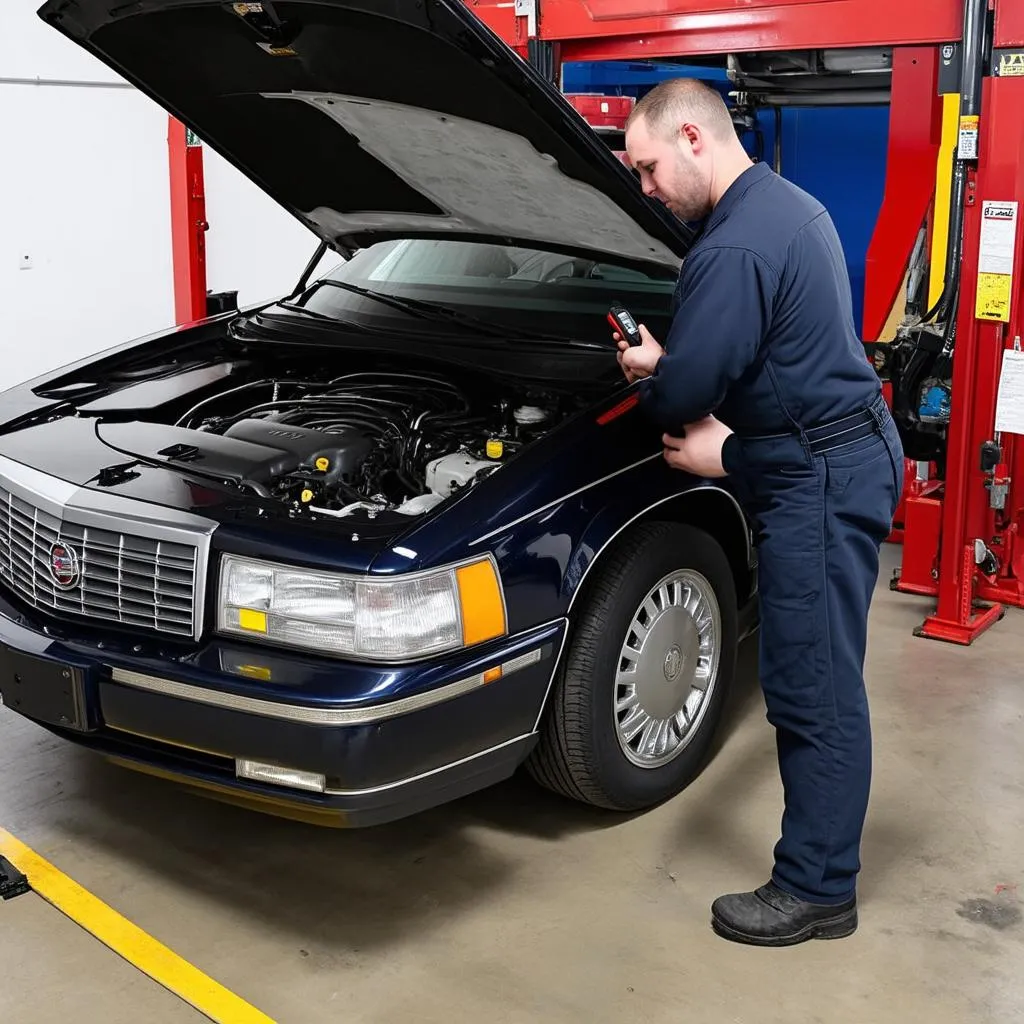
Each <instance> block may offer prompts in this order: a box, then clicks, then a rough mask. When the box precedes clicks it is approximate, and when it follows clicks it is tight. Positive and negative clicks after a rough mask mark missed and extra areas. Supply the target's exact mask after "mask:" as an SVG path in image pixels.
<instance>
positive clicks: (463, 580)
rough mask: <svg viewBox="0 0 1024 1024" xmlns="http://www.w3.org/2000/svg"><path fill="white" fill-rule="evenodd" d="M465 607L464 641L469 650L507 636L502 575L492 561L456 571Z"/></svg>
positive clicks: (460, 594) (462, 605)
mask: <svg viewBox="0 0 1024 1024" xmlns="http://www.w3.org/2000/svg"><path fill="white" fill-rule="evenodd" d="M455 575H456V578H457V579H458V582H459V604H460V606H461V608H462V642H463V644H465V645H466V646H467V647H468V646H469V645H470V644H478V643H481V642H482V641H484V640H493V639H494V638H495V637H499V636H504V635H505V631H506V629H507V624H506V622H505V603H504V601H503V600H502V596H501V584H500V583H499V582H498V574H497V572H496V571H495V568H494V566H493V564H492V563H491V562H490V561H483V562H474V563H473V564H472V565H464V566H462V568H460V569H456V570H455Z"/></svg>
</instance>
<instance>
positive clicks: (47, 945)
mask: <svg viewBox="0 0 1024 1024" xmlns="http://www.w3.org/2000/svg"><path fill="white" fill-rule="evenodd" d="M884 555H885V560H884V563H883V566H884V567H883V578H882V581H881V583H880V586H879V591H878V598H877V601H876V604H875V607H874V613H873V623H872V630H871V649H870V654H869V681H870V689H871V694H872V701H873V713H874V722H875V750H876V762H875V763H876V774H875V784H874V789H873V797H872V805H871V812H870V819H869V823H868V828H867V834H866V838H865V844H864V864H865V870H864V874H863V876H862V881H861V888H860V897H861V927H860V930H859V931H858V932H857V933H856V935H855V936H853V937H852V938H850V939H846V940H843V941H840V942H832V943H826V942H815V943H808V944H805V945H803V946H799V947H794V948H791V949H786V950H759V949H750V948H746V947H740V946H735V945H732V944H730V943H726V942H723V941H722V940H720V939H718V938H716V937H715V936H714V935H713V933H712V932H711V930H710V928H709V927H708V923H707V921H708V906H709V904H710V902H711V900H712V899H713V898H714V897H715V896H717V895H718V894H719V893H721V892H724V891H730V890H733V889H736V888H745V887H748V886H754V885H757V884H759V883H760V882H761V881H763V880H764V878H765V876H766V873H767V871H768V867H769V855H770V851H771V846H772V843H773V842H774V840H775V838H776V830H777V827H778V821H779V814H780V808H781V801H780V793H779V784H778V780H777V774H776V767H775V763H774V753H773V741H772V735H771V732H770V731H769V729H768V727H767V724H766V723H765V721H764V714H763V705H762V703H761V698H760V694H759V691H758V690H757V689H756V683H755V679H754V665H755V660H754V657H753V654H754V651H753V648H752V647H751V649H749V650H748V651H747V652H746V655H745V662H744V664H745V670H744V685H742V686H741V688H740V692H739V693H738V694H737V699H736V702H735V707H734V710H733V712H732V715H731V717H730V724H729V728H728V731H727V734H726V735H725V737H724V747H723V750H722V751H721V752H720V754H719V755H718V757H717V758H716V759H715V760H714V762H713V763H712V764H711V766H710V767H709V768H708V770H707V771H706V772H705V773H704V774H703V776H702V777H701V778H700V779H699V780H698V781H697V783H696V784H695V785H694V786H693V787H692V788H691V789H690V790H688V791H687V792H686V793H685V794H684V795H683V796H681V797H680V798H678V799H677V800H675V801H674V802H672V803H670V804H668V805H666V806H663V807H661V808H659V809H657V810H656V811H654V812H652V813H648V814H646V815H643V816H640V817H636V818H633V819H631V820H628V819H616V818H609V817H606V816H603V815H601V814H597V813H591V812H589V811H587V810H586V809H583V808H578V807H576V806H574V805H572V804H567V803H564V802H562V801H560V800H557V799H555V798H553V797H550V796H548V795H546V794H545V793H543V792H541V791H538V790H537V789H535V788H534V787H533V786H532V785H531V784H530V783H529V782H527V781H524V780H516V781H513V782H511V783H508V784H505V785H503V786H500V787H497V788H495V789H493V790H491V791H489V792H487V793H483V794H479V795H476V796H473V797H470V798H468V799H466V800H463V801H461V802H460V803H458V804H456V805H452V806H449V807H446V808H441V809H438V810H436V811H433V812H430V813H428V814H425V815H423V816H420V817H419V818H416V819H413V820H409V821H405V822H401V823H398V824H396V825H393V826H387V827H385V828H381V829H378V830H376V831H367V832H336V831H324V830H319V829H316V828H314V827H311V826H307V825H301V824H296V823H291V822H287V821H280V820H276V819H273V818H267V817H263V816H260V815H257V814H254V813H252V812H247V811H243V810H240V809H235V808H232V807H226V806H222V805H220V804H215V803H211V802H208V801H206V800H203V799H200V798H197V797H194V796H191V795H188V794H185V793H182V792H181V791H179V790H178V789H176V788H175V787H174V786H173V785H170V784H168V783H164V782H161V781H159V780H155V779H149V778H146V777H141V776H137V775H135V774H134V773H129V772H127V771H124V770H122V769H118V768H115V767H112V766H109V765H107V764H106V763H105V762H102V761H100V760H99V759H96V758H94V757H92V756H88V755H86V754H85V753H82V752H78V751H76V750H74V749H72V748H70V747H68V746H65V745H63V744H61V743H58V742H56V741H55V740H53V739H51V738H49V737H48V736H47V734H45V733H43V732H41V731H39V730H38V729H35V728H33V727H31V726H30V725H28V724H26V723H24V722H22V721H21V720H19V719H16V718H15V717H14V716H13V715H12V714H10V713H8V712H6V711H3V710H2V709H0V779H2V781H3V785H2V788H0V826H2V827H4V828H6V829H7V830H9V831H10V832H12V833H14V834H15V835H16V836H18V838H20V839H21V840H22V841H23V842H25V843H27V844H29V845H30V846H32V847H33V848H34V849H35V850H36V851H37V852H38V853H40V854H41V855H42V856H44V857H47V858H48V859H50V860H51V861H52V862H53V863H55V864H56V865H57V866H58V867H59V868H61V870H63V871H65V872H66V873H67V874H69V875H70V876H71V877H72V878H74V879H75V880H76V881H78V882H79V883H81V884H82V885H84V886H85V887H86V888H88V889H90V890H91V891H92V892H93V893H95V894H96V895H97V896H99V897H100V898H101V899H103V900H105V901H106V902H107V903H109V904H111V905H112V906H113V907H115V908H116V909H117V910H119V911H120V912H121V913H123V914H124V915H125V916H126V917H128V918H129V919H131V920H132V921H134V922H135V923H136V924H138V925H139V926H141V927H142V928H144V929H146V930H147V931H148V932H150V933H151V934H152V935H153V936H155V937H156V938H157V939H159V940H160V941H161V942H164V943H166V944H167V945H168V946H170V947H171V948H172V949H173V950H174V951H176V952H177V953H178V954H180V955H181V956H183V957H185V958H186V959H187V960H189V961H190V962H191V963H192V964H194V965H195V966H197V967H198V968H200V969H201V970H203V971H205V972H206V973H207V974H209V975H210V976H212V977H213V978H215V979H216V980H217V981H219V982H221V983H222V984H224V985H226V986H228V987H229V988H230V989H232V990H233V991H235V992H237V993H238V994H239V995H240V996H242V997H243V998H244V999H246V1000H248V1001H249V1002H250V1003H252V1004H254V1005H255V1006H257V1007H258V1008H259V1009H261V1010H262V1011H263V1012H264V1013H266V1014H268V1015H269V1016H270V1017H272V1018H273V1019H274V1020H276V1021H279V1022H281V1024H319V1022H327V1021H330V1022H332V1024H333V1022H339V1021H341V1022H349V1021H352V1022H374V1024H377V1022H379V1024H393V1022H394V1021H406V1020H407V1021H415V1022H417V1024H429V1022H438V1024H440V1022H444V1024H449V1022H451V1021H453V1020H454V1021H474V1020H487V1021H494V1022H505V1021H508V1022H516V1024H519V1022H536V1021H545V1022H546V1021H558V1022H560V1021H567V1022H568V1021H573V1022H575V1021H587V1022H595V1024H596V1022H604V1021H608V1022H613V1021H614V1022H620V1021H621V1022H633V1021H644V1022H647V1024H653V1022H657V1024H660V1022H665V1024H669V1022H671V1024H678V1022H679V1021H683V1020H685V1021H688V1022H693V1024H704V1022H708V1024H717V1022H723V1024H775V1022H780V1024H781V1022H786V1024H790V1022H792V1021H800V1022H802V1024H811V1022H824V1024H840V1022H841V1024H846V1022H851V1024H852V1022H866V1021H871V1022H872V1024H885V1022H889V1021H892V1022H896V1021H898V1022H900V1024H905V1022H906V1021H908V1020H927V1021H929V1022H930V1024H947V1022H954V1021H955V1022H961V1021H963V1022H970V1024H982V1022H993V1024H995V1022H999V1024H1004V1022H1008V1021H1012V1020H1022V1019H1024V972H1022V971H1021V969H1020V967H1021V964H1022V963H1024V923H1022V920H1021V908H1022V906H1024V904H1021V903H1018V891H1017V886H1018V885H1019V886H1020V887H1021V889H1022V890H1024V855H1022V853H1021V851H1022V849H1024V743H1022V742H1021V727H1022V723H1024V678H1022V674H1021V670H1020V668H1019V666H1018V665H1016V664H1015V661H1016V660H1017V659H1019V658H1021V656H1022V655H1024V644H1022V642H1021V635H1022V634H1021V624H1022V623H1024V613H1021V612H1015V611H1011V612H1009V613H1008V615H1007V618H1006V619H1004V621H1003V622H1002V623H1000V624H999V625H998V626H997V627H996V628H995V629H994V630H992V631H991V632H989V633H988V634H987V635H985V636H984V637H983V638H982V639H981V640H980V641H978V642H977V643H976V644H975V646H974V647H973V648H970V649H963V648H959V647H953V646H949V645H946V644H939V643H934V642H930V641H924V640H918V639H915V638H914V637H913V635H912V633H911V630H912V629H913V627H914V626H915V625H917V624H918V622H919V621H920V619H921V617H922V615H923V614H924V612H925V611H926V610H927V608H928V604H927V602H922V601H918V600H915V599H913V598H909V597H905V596H901V595H895V594H891V593H890V592H889V591H888V589H887V587H886V585H885V584H886V582H887V580H888V576H889V572H890V571H891V568H892V566H893V565H894V564H895V561H896V558H897V555H898V549H887V550H886V551H885V552H884ZM1022 895H1024V892H1022ZM0 963H2V964H3V966H4V971H3V978H2V981H0V1020H3V1021H11V1022H12V1024H35V1022H37V1021H38V1022H46V1024H49V1022H51V1021H55V1022H61V1024H63V1022H66V1021H67V1022H70V1021H75V1022H77V1021H105V1022H113V1021H121V1020H125V1021H127V1020H133V1021H134V1020H139V1021H146V1022H147V1024H163V1022H168V1024H177V1022H188V1021H194V1020H197V1019H201V1018H199V1016H198V1014H197V1013H196V1012H195V1011H194V1010H192V1009H191V1008H189V1007H188V1006H186V1005H185V1004H184V1003H182V1002H180V1001H178V1000H177V999H176V998H175V997H173V996H171V995H170V994H169V993H167V992H166V991H164V990H163V989H161V988H159V987H158V986H157V985H156V984H154V983H153V982H151V981H149V979H147V978H146V977H144V976H143V975H141V974H139V973H138V972H135V971H133V969H132V968H130V967H129V966H128V965H127V964H126V963H125V962H124V961H122V960H120V959H118V958H117V957H116V956H115V955H114V954H112V953H110V952H109V951H107V950H106V949H105V947H103V946H101V945H99V943H97V942H95V940H92V939H91V938H90V937H89V936H87V935H86V934H85V933H84V932H82V931H80V930H79V929H77V928H76V927H75V926H74V925H72V924H71V923H70V922H69V921H68V920H67V919H65V918H64V917H63V916H62V915H60V914H59V913H58V912H57V911H56V910H53V909H52V908H50V907H48V906H47V905H46V904H44V903H43V902H42V901H41V900H39V898H38V897H37V896H35V895H28V896H24V897H21V898H20V899H18V900H15V901H12V902H11V903H8V904H0Z"/></svg>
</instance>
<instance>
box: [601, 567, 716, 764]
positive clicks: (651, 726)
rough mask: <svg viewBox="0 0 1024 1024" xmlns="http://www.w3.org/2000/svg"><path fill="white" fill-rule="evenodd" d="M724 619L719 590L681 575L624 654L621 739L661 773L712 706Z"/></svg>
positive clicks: (656, 590) (652, 603)
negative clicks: (718, 598)
mask: <svg viewBox="0 0 1024 1024" xmlns="http://www.w3.org/2000/svg"><path fill="white" fill-rule="evenodd" d="M721 636H722V618H721V611H720V609H719V607H718V600H717V598H716V597H715V592H714V589H713V588H712V586H711V584H710V583H709V582H708V581H707V579H705V577H704V576H702V575H701V574H700V573H699V572H694V571H693V570H692V569H681V570H679V571H678V572H674V573H671V574H669V575H668V576H666V577H664V578H663V579H662V580H659V582H658V583H656V584H655V585H654V586H653V587H652V588H651V590H650V592H649V593H648V594H647V596H646V597H645V598H644V599H643V601H641V603H640V607H639V608H637V610H636V612H634V614H633V619H632V621H631V622H630V624H629V628H628V629H627V630H626V639H625V641H624V642H623V644H622V649H621V651H620V652H619V663H618V666H617V667H616V674H615V688H614V698H613V699H614V709H613V712H614V715H615V732H616V735H617V736H618V739H619V746H620V747H621V748H622V752H623V753H624V754H625V755H626V757H627V758H628V759H629V760H630V761H631V762H632V763H633V764H635V765H637V766H638V767H640V768H660V767H662V766H663V765H666V764H668V763H669V762H670V761H671V760H672V759H673V758H675V757H677V756H678V755H679V754H681V753H682V752H683V750H684V749H685V748H686V746H687V744H688V743H689V742H690V739H691V738H692V737H693V736H694V734H695V733H696V731H697V729H698V727H699V726H700V723H701V720H702V719H703V717H704V712H705V710H706V709H707V707H708V704H709V703H710V701H711V693H712V690H713V689H714V686H715V679H716V677H717V674H718V660H719V654H720V651H721Z"/></svg>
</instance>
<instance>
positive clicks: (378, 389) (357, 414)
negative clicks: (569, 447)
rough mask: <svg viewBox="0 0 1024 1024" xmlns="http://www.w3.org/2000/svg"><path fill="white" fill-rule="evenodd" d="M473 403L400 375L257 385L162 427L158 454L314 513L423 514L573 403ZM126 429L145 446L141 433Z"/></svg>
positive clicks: (547, 397) (494, 399)
mask: <svg viewBox="0 0 1024 1024" xmlns="http://www.w3.org/2000/svg"><path fill="white" fill-rule="evenodd" d="M475 395H476V397H475V398H473V399H471V397H470V388H468V387H467V388H465V389H464V388H462V387H460V386H458V385H457V384H454V383H452V382H451V381H449V380H447V379H443V378H436V377H432V376H419V375H409V374H399V373H352V374H348V375H346V376H343V377H338V378H335V379H332V380H329V381H316V380H295V379H287V378H280V379H273V380H260V381H253V382H251V383H248V384H244V385H242V386H240V387H236V388H233V389H231V390H230V391H228V392H225V393H222V394H219V395H215V396H213V397H211V398H207V399H205V400H204V401H203V402H201V403H199V404H198V405H196V406H194V407H193V408H192V409H190V410H189V411H188V412H187V413H186V414H185V415H184V416H182V417H181V419H180V420H179V421H178V423H177V424H176V425H175V428H172V429H173V430H175V431H176V432H177V433H176V435H175V436H171V435H169V434H168V433H167V430H168V428H167V427H166V426H164V427H163V428H162V431H163V432H162V434H161V444H160V446H159V448H158V449H154V451H155V452H156V454H157V455H158V456H159V457H160V458H161V459H163V460H166V461H167V462H170V463H173V464H176V465H180V466H181V467H182V468H183V469H184V468H191V469H193V470H195V471H201V472H202V473H203V474H204V475H208V476H215V477H217V478H218V479H220V480H223V481H225V482H231V483H234V484H235V485H237V486H239V487H240V488H242V489H244V490H249V491H251V492H254V493H256V494H259V495H261V496H263V497H270V498H275V499H278V500H280V501H282V502H285V503H288V504H290V505H295V506H297V507H300V508H301V507H306V508H309V509H311V510H313V511H316V512H322V513H328V514H331V515H335V516H347V515H352V514H355V513H357V512H360V511H361V512H364V513H365V514H367V515H369V516H371V517H372V516H374V515H376V514H378V513H379V512H381V511H384V510H391V511H395V512H399V513H402V514H406V515H420V514H422V513H424V512H426V511H428V510H429V509H430V508H432V507H433V506H434V505H436V504H438V503H439V502H441V501H443V500H444V499H445V498H447V497H448V496H449V495H451V494H453V493H454V492H456V491H458V490H460V489H461V488H464V487H469V486H472V485H473V484H474V483H476V482H477V481H479V480H481V479H482V478H484V477H485V476H487V475H489V474H490V473H493V472H494V471H495V470H496V469H498V468H499V467H500V466H501V465H502V464H503V463H504V462H505V461H507V460H508V459H509V458H510V457H512V456H513V455H515V453H516V452H517V451H519V450H520V449H521V448H522V447H523V446H524V445H527V444H530V443H531V442H533V441H534V440H536V439H537V438H539V437H541V436H542V435H543V434H545V433H546V432H547V431H549V430H550V429H551V428H552V427H553V426H555V425H556V424H557V423H558V422H559V421H560V420H561V419H563V418H564V416H565V415H566V414H567V413H568V412H569V411H571V406H572V404H573V402H572V399H570V398H567V397H566V396H563V395H560V394H556V393H552V392H547V391H543V390H541V391H538V390H536V389H530V390H514V389H510V390H509V391H508V392H507V393H502V394H499V395H494V394H493V392H488V393H487V395H486V397H483V389H482V388H481V387H479V386H478V387H477V390H476V391H475ZM121 426H123V427H125V428H129V427H130V428H131V430H132V432H133V433H132V437H133V441H134V444H135V445H136V450H138V448H137V446H138V444H139V443H140V441H141V440H142V438H140V436H139V425H138V424H130V425H129V424H122V425H121ZM104 435H105V439H106V440H108V441H110V442H111V443H116V440H117V439H116V438H111V437H107V436H106V435H107V431H106V429H105V430H104ZM168 441H170V442H171V443H167V442H168Z"/></svg>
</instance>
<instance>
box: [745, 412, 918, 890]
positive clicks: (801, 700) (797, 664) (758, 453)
mask: <svg viewBox="0 0 1024 1024" xmlns="http://www.w3.org/2000/svg"><path fill="white" fill-rule="evenodd" d="M734 451H735V452H736V454H735V456H733V455H730V457H729V460H728V462H727V465H726V468H727V469H728V470H729V473H730V476H731V477H732V478H733V483H734V486H735V489H736V494H737V497H738V498H739V499H740V500H741V502H742V503H743V504H744V505H745V506H746V508H747V510H748V512H749V513H750V515H751V516H752V518H753V520H754V523H755V527H756V535H757V546H758V564H759V568H758V589H759V592H760V613H761V632H760V676H761V685H762V689H763V691H764V697H765V703H766V706H767V713H768V720H769V721H770V722H771V724H772V725H773V726H774V727H775V730H776V739H777V746H778V756H779V769H780V772H781V775H782V783H783V790H784V794H785V812H784V814H783V818H782V835H781V838H780V839H779V842H778V845H777V846H776V848H775V867H774V872H773V876H772V877H773V880H774V881H775V883H776V884H777V885H778V886H779V887H780V888H782V889H784V890H786V891H787V892H790V893H792V894H793V895H794V896H797V897H799V898H801V899H805V900H811V901H814V902H817V903H841V902H843V901H845V900H846V899H848V898H850V896H852V895H853V894H854V892H855V888H856V877H857V873H858V872H859V870H860V842H861V833H862V831H863V827H864V819H865V815H866V812H867V805H868V792H869V788H870V780H871V726H870V720H869V714H868V699H867V694H866V691H865V684H864V657H865V648H866V643H867V619H868V609H869V607H870V604H871V598H872V594H873V591H874V588H875V584H876V582H877V579H878V558H879V549H880V547H881V544H882V542H883V541H884V539H885V537H886V536H887V534H888V533H889V530H890V528H891V525H892V518H893V514H894V512H895V510H896V505H897V502H898V500H899V496H900V492H901V490H902V485H903V449H902V446H901V444H900V440H899V436H898V434H897V432H896V428H895V425H894V424H893V422H892V419H891V417H890V415H889V411H888V409H887V408H886V405H885V402H884V400H883V399H881V398H879V399H878V400H877V401H876V402H875V403H874V404H873V406H872V407H871V409H870V410H869V415H868V416H867V417H865V418H864V419H862V420H861V421H860V423H855V424H854V425H853V426H850V422H849V421H847V422H844V423H840V424H837V425H834V426H830V427H828V428H825V429H823V430H822V429H818V430H815V431H809V432H804V431H801V432H800V433H799V434H793V435H786V436H783V437H772V438H757V439H750V438H745V439H743V440H742V441H740V442H739V444H738V445H737V447H736V449H734ZM730 463H732V465H730Z"/></svg>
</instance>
